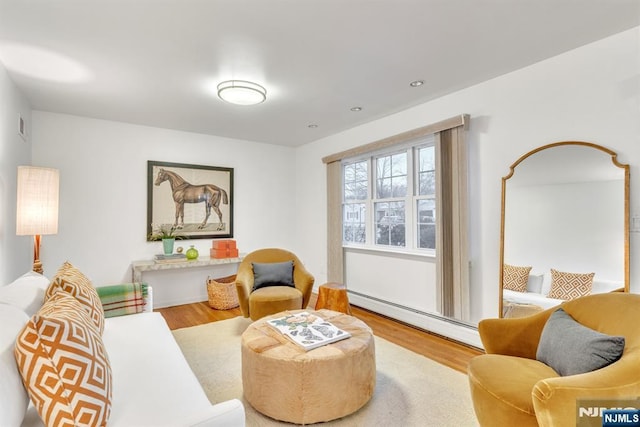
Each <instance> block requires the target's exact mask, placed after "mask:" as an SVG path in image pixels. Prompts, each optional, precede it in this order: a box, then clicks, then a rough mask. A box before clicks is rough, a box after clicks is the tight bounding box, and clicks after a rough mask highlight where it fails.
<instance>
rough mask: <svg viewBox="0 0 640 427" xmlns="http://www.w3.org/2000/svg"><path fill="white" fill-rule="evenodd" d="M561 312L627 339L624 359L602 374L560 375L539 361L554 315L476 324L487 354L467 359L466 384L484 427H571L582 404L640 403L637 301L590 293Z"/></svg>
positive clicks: (620, 295) (627, 296)
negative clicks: (588, 401) (544, 335)
mask: <svg viewBox="0 0 640 427" xmlns="http://www.w3.org/2000/svg"><path fill="white" fill-rule="evenodd" d="M561 307H562V308H563V309H564V310H565V312H567V313H568V314H569V315H570V316H571V317H573V318H574V319H575V320H576V321H577V322H578V323H580V324H582V325H584V326H586V327H588V328H591V329H593V330H596V331H599V332H601V333H604V334H607V335H617V336H623V337H625V347H624V351H623V354H622V357H621V358H620V359H619V360H618V361H616V362H614V363H612V364H611V365H609V366H606V367H604V368H601V369H598V370H595V371H592V372H587V373H583V374H578V375H568V376H559V375H558V374H557V373H556V372H555V371H554V370H553V369H552V368H551V367H549V366H547V365H545V364H544V363H542V362H539V361H537V360H536V352H537V349H538V342H539V341H540V336H541V334H542V330H543V328H544V326H545V323H546V322H547V319H548V318H549V317H550V316H551V314H552V313H553V312H554V311H555V310H556V309H557V307H555V308H551V309H548V310H545V311H542V312H540V313H537V314H534V315H532V316H528V317H522V318H515V319H484V320H482V321H481V322H480V324H479V325H478V331H479V333H480V338H481V339H482V343H483V345H484V348H485V351H486V353H487V354H485V355H481V356H477V357H475V358H473V359H472V360H471V362H470V363H469V367H468V374H469V384H470V388H471V397H472V400H473V405H474V409H475V412H476V416H477V418H478V421H479V423H480V425H481V426H492V427H500V426H518V427H525V426H571V427H573V426H575V425H576V417H577V413H578V411H577V408H576V403H577V401H578V400H579V399H593V400H599V399H602V400H606V399H635V398H637V397H638V396H640V368H639V367H640V328H638V327H637V318H638V315H639V314H640V295H638V294H629V293H620V292H613V293H606V294H594V295H589V296H586V297H583V298H578V299H575V300H572V301H567V302H565V303H564V304H562V305H561Z"/></svg>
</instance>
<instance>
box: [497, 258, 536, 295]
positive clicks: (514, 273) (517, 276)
mask: <svg viewBox="0 0 640 427" xmlns="http://www.w3.org/2000/svg"><path fill="white" fill-rule="evenodd" d="M530 272H531V267H518V266H515V265H509V264H504V267H503V269H502V288H503V289H509V290H512V291H516V292H527V281H528V280H529V273H530Z"/></svg>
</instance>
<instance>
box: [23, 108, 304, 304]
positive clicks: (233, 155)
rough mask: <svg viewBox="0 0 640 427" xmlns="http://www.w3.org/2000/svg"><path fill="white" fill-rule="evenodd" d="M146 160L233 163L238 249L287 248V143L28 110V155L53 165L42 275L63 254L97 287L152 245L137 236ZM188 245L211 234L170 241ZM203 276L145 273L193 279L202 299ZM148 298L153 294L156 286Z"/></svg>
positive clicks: (205, 244) (291, 173)
mask: <svg viewBox="0 0 640 427" xmlns="http://www.w3.org/2000/svg"><path fill="white" fill-rule="evenodd" d="M148 160H157V161H167V162H176V163H187V164H199V165H211V166H223V167H232V168H234V219H235V224H234V238H235V239H236V240H237V243H238V247H239V249H240V252H243V253H246V252H249V251H251V250H254V249H257V248H261V247H270V246H281V247H286V248H290V249H292V250H294V251H295V249H296V239H295V227H294V225H293V224H295V220H296V216H297V213H296V211H295V209H294V207H295V191H294V189H295V185H294V183H295V181H296V180H295V170H294V166H293V165H294V163H295V162H294V160H295V152H294V149H293V148H290V147H284V146H277V145H269V144H259V143H254V142H248V141H240V140H232V139H228V138H222V137H214V136H208V135H201V134H194V133H187V132H179V131H173V130H167V129H159V128H151V127H145V126H136V125H130V124H126V123H118V122H110V121H103V120H95V119H89V118H82V117H77V116H69V115H62V114H52V113H46V112H41V111H34V112H33V161H34V163H36V164H41V165H46V166H51V167H55V168H59V169H60V226H59V233H58V234H57V235H55V236H45V237H44V238H43V247H42V253H41V259H42V262H43V264H44V268H45V275H48V276H51V275H53V274H54V273H55V270H56V269H57V268H58V266H59V265H60V264H61V263H62V262H63V261H65V260H67V259H68V260H69V261H71V262H72V263H73V264H75V265H77V266H78V267H79V268H80V269H81V270H83V271H84V272H86V274H87V275H89V276H90V277H91V279H92V280H93V281H94V283H95V284H96V285H98V286H99V285H102V284H106V283H113V282H120V281H123V280H131V279H130V278H131V269H130V263H131V261H133V260H137V259H149V258H151V257H152V255H153V254H155V253H160V252H161V243H160V242H147V241H146V221H147V161H148ZM191 244H194V245H195V246H196V248H197V249H198V250H199V251H200V254H201V255H208V253H209V248H210V247H211V239H199V240H191V241H178V245H182V246H184V247H185V248H188V247H189V245H191ZM220 273H221V274H220V275H221V276H222V275H226V274H228V272H227V271H220ZM154 274H156V273H154ZM208 274H212V273H211V271H209V270H206V269H205V270H202V271H198V272H193V273H188V274H181V275H180V276H179V277H181V278H182V280H183V281H184V283H180V281H179V280H175V277H173V275H172V274H170V273H167V274H166V275H164V276H163V275H160V274H157V276H158V277H157V278H156V277H155V276H154V277H152V278H153V279H154V280H153V282H154V284H155V283H158V280H160V281H162V282H166V284H163V286H186V285H187V283H194V282H197V285H195V286H198V287H199V289H200V290H201V291H202V295H203V296H204V298H203V299H206V288H205V286H204V279H205V278H206V276H207V275H208ZM150 277H151V276H150ZM163 278H166V279H163ZM144 279H145V280H146V279H147V278H146V277H144ZM173 294H175V289H174V290H173V292H172V295H173ZM154 297H155V298H157V299H159V300H161V299H162V298H163V295H162V291H161V289H160V288H157V289H155V290H154ZM166 298H174V297H173V296H169V295H167V296H166ZM172 301H174V299H172Z"/></svg>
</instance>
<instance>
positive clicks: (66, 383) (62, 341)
mask: <svg viewBox="0 0 640 427" xmlns="http://www.w3.org/2000/svg"><path fill="white" fill-rule="evenodd" d="M14 353H15V357H16V362H17V365H18V370H19V371H20V374H21V376H22V381H23V383H24V385H25V387H26V389H27V392H28V393H29V396H30V397H31V401H32V402H33V404H34V406H35V407H36V409H37V410H38V413H39V414H40V417H41V418H42V420H43V421H44V423H45V424H46V425H47V426H105V425H106V424H107V420H108V419H109V415H110V413H111V397H112V390H111V381H112V379H111V366H110V365H109V358H108V356H107V353H106V351H105V348H104V344H103V342H102V337H101V335H100V334H99V333H98V330H97V328H96V326H95V325H94V323H93V321H92V320H91V319H90V318H89V316H88V314H87V312H86V311H85V310H84V309H83V307H82V305H81V304H80V303H79V302H78V301H77V300H76V299H75V298H74V297H72V296H70V295H68V294H66V293H65V292H57V293H56V294H55V295H53V296H52V297H51V298H50V299H49V300H48V301H47V302H46V303H45V304H44V305H43V306H42V309H41V310H40V311H39V312H38V313H36V314H35V315H34V316H33V317H32V318H31V319H30V320H29V321H28V322H27V324H26V325H25V326H24V328H23V329H22V331H21V332H20V334H19V335H18V337H17V338H16V344H15V350H14Z"/></svg>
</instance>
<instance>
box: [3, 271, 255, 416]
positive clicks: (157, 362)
mask: <svg viewBox="0 0 640 427" xmlns="http://www.w3.org/2000/svg"><path fill="white" fill-rule="evenodd" d="M48 284H49V281H48V280H47V279H46V278H45V277H44V276H41V275H38V274H37V273H33V272H30V273H27V274H25V275H23V276H21V277H20V278H19V279H17V280H16V281H14V282H13V283H11V284H9V285H7V286H0V325H2V328H0V426H2V427H5V426H8V427H11V426H42V425H43V422H42V421H41V419H40V417H39V415H38V413H37V411H36V409H35V408H34V406H33V405H31V404H29V402H28V395H27V393H26V390H25V389H24V386H23V385H22V382H21V378H20V374H19V372H18V370H17V368H16V363H15V359H14V355H13V347H14V342H15V338H16V336H17V334H18V333H19V331H20V330H21V329H22V326H24V324H25V323H26V322H27V320H28V319H29V317H30V316H32V315H33V314H34V313H35V312H36V311H37V310H38V309H39V307H40V305H41V304H42V301H43V297H44V292H45V289H46V287H47V286H48ZM102 339H103V342H104V345H105V348H106V351H107V353H108V356H109V362H110V365H111V369H112V376H113V377H112V378H113V380H112V385H113V397H112V402H111V403H112V410H111V416H110V417H109V421H108V425H109V426H125V427H143V426H150V427H151V426H153V427H159V426H167V427H168V426H171V427H174V426H229V427H236V426H244V425H245V413H244V407H243V405H242V403H241V402H240V401H239V400H237V399H234V400H229V401H226V402H221V403H216V404H212V403H210V402H209V400H208V398H207V396H206V395H205V393H204V391H203V389H202V387H201V386H200V383H199V382H198V380H197V378H196V377H195V375H194V374H193V372H192V371H191V369H190V368H189V365H188V364H187V361H186V359H185V358H184V356H183V355H182V352H181V350H180V348H179V347H178V345H177V343H176V341H175V340H174V338H173V335H172V333H171V331H170V330H169V328H168V326H167V324H166V322H165V321H164V319H163V317H162V315H160V314H159V313H153V312H144V313H139V314H131V315H127V316H121V317H112V318H107V319H105V328H104V333H103V335H102ZM27 406H28V408H27ZM25 410H26V413H25Z"/></svg>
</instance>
